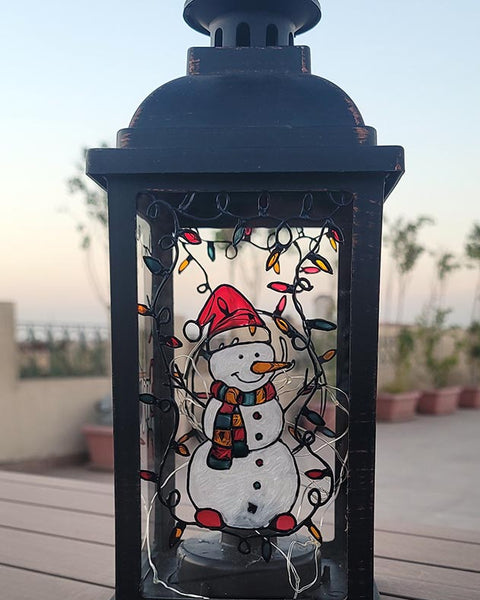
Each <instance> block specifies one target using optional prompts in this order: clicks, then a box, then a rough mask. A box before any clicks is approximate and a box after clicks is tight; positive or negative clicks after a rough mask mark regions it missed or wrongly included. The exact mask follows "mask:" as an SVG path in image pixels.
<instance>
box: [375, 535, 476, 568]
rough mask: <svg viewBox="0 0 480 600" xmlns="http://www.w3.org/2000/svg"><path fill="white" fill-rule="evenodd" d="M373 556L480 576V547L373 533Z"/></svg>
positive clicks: (441, 540) (409, 536)
mask: <svg viewBox="0 0 480 600" xmlns="http://www.w3.org/2000/svg"><path fill="white" fill-rule="evenodd" d="M375 556H378V557H381V558H395V559H397V560H407V561H414V562H419V563H428V564H430V565H435V566H438V567H450V568H452V567H453V568H455V569H459V570H467V571H476V572H480V546H478V547H477V546H476V545H475V544H470V543H468V544H467V543H464V542H453V541H449V540H443V539H432V538H428V537H419V536H412V535H403V534H401V533H387V532H383V531H376V532H375Z"/></svg>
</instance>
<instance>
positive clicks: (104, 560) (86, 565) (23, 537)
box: [0, 527, 114, 587]
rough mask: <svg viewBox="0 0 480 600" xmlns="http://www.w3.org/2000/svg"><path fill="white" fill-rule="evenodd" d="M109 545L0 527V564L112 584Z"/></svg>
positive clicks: (111, 563) (100, 583)
mask: <svg viewBox="0 0 480 600" xmlns="http://www.w3.org/2000/svg"><path fill="white" fill-rule="evenodd" d="M113 557H114V551H113V548H112V547H111V546H103V545H100V544H92V543H90V542H80V541H77V540H67V539H63V538H55V537H51V536H46V535H42V534H39V533H29V532H25V531H18V530H12V529H5V528H3V527H0V564H4V565H8V566H11V567H17V568H21V569H26V570H30V571H38V572H40V573H46V574H48V575H55V576H60V577H64V578H67V579H73V580H76V581H82V582H85V583H91V584H94V585H101V586H107V587H112V586H113V582H114V578H113V572H114V561H113Z"/></svg>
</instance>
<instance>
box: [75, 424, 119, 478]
mask: <svg viewBox="0 0 480 600" xmlns="http://www.w3.org/2000/svg"><path fill="white" fill-rule="evenodd" d="M82 433H83V435H84V436H85V439H86V442H87V447H88V453H89V456H90V464H91V466H92V467H93V468H95V469H103V470H106V471H113V429H112V427H111V426H109V425H84V426H83V427H82Z"/></svg>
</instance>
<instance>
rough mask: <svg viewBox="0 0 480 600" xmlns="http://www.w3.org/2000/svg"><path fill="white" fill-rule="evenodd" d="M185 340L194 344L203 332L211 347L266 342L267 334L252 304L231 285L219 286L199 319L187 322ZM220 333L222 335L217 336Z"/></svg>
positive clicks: (267, 339) (268, 336) (268, 338)
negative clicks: (234, 343) (213, 342)
mask: <svg viewBox="0 0 480 600" xmlns="http://www.w3.org/2000/svg"><path fill="white" fill-rule="evenodd" d="M183 333H184V334H185V337H186V338H187V339H188V340H190V341H191V342H197V341H198V340H200V338H201V337H202V334H204V333H206V336H207V338H208V342H209V345H210V347H211V346H212V338H214V337H216V336H218V337H216V341H215V346H217V347H218V346H220V345H222V344H223V345H225V346H227V345H229V344H231V343H232V342H233V341H234V340H236V341H237V343H240V342H249V341H251V342H253V341H269V340H270V332H269V330H268V329H267V326H266V325H265V323H264V322H263V320H262V319H261V318H260V317H259V315H258V313H257V311H256V310H255V309H254V308H253V306H252V304H251V303H250V302H249V301H248V300H247V299H246V298H245V296H244V295H243V294H241V293H240V292H239V291H238V290H236V289H235V288H234V287H232V286H231V285H226V284H223V285H219V286H218V287H217V288H216V289H215V290H213V292H212V293H211V295H210V297H209V298H208V300H207V301H206V302H205V305H204V306H203V308H202V310H201V311H200V313H199V315H198V318H197V319H196V320H195V321H187V322H186V323H185V325H184V328H183ZM220 334H223V335H220Z"/></svg>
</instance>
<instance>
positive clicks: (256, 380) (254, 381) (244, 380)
mask: <svg viewBox="0 0 480 600" xmlns="http://www.w3.org/2000/svg"><path fill="white" fill-rule="evenodd" d="M231 376H232V377H236V378H237V379H238V380H239V381H241V382H242V383H257V382H258V381H260V380H261V379H263V375H260V377H256V378H255V379H242V378H241V377H240V375H239V374H238V371H236V372H235V373H232V375H231Z"/></svg>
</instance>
